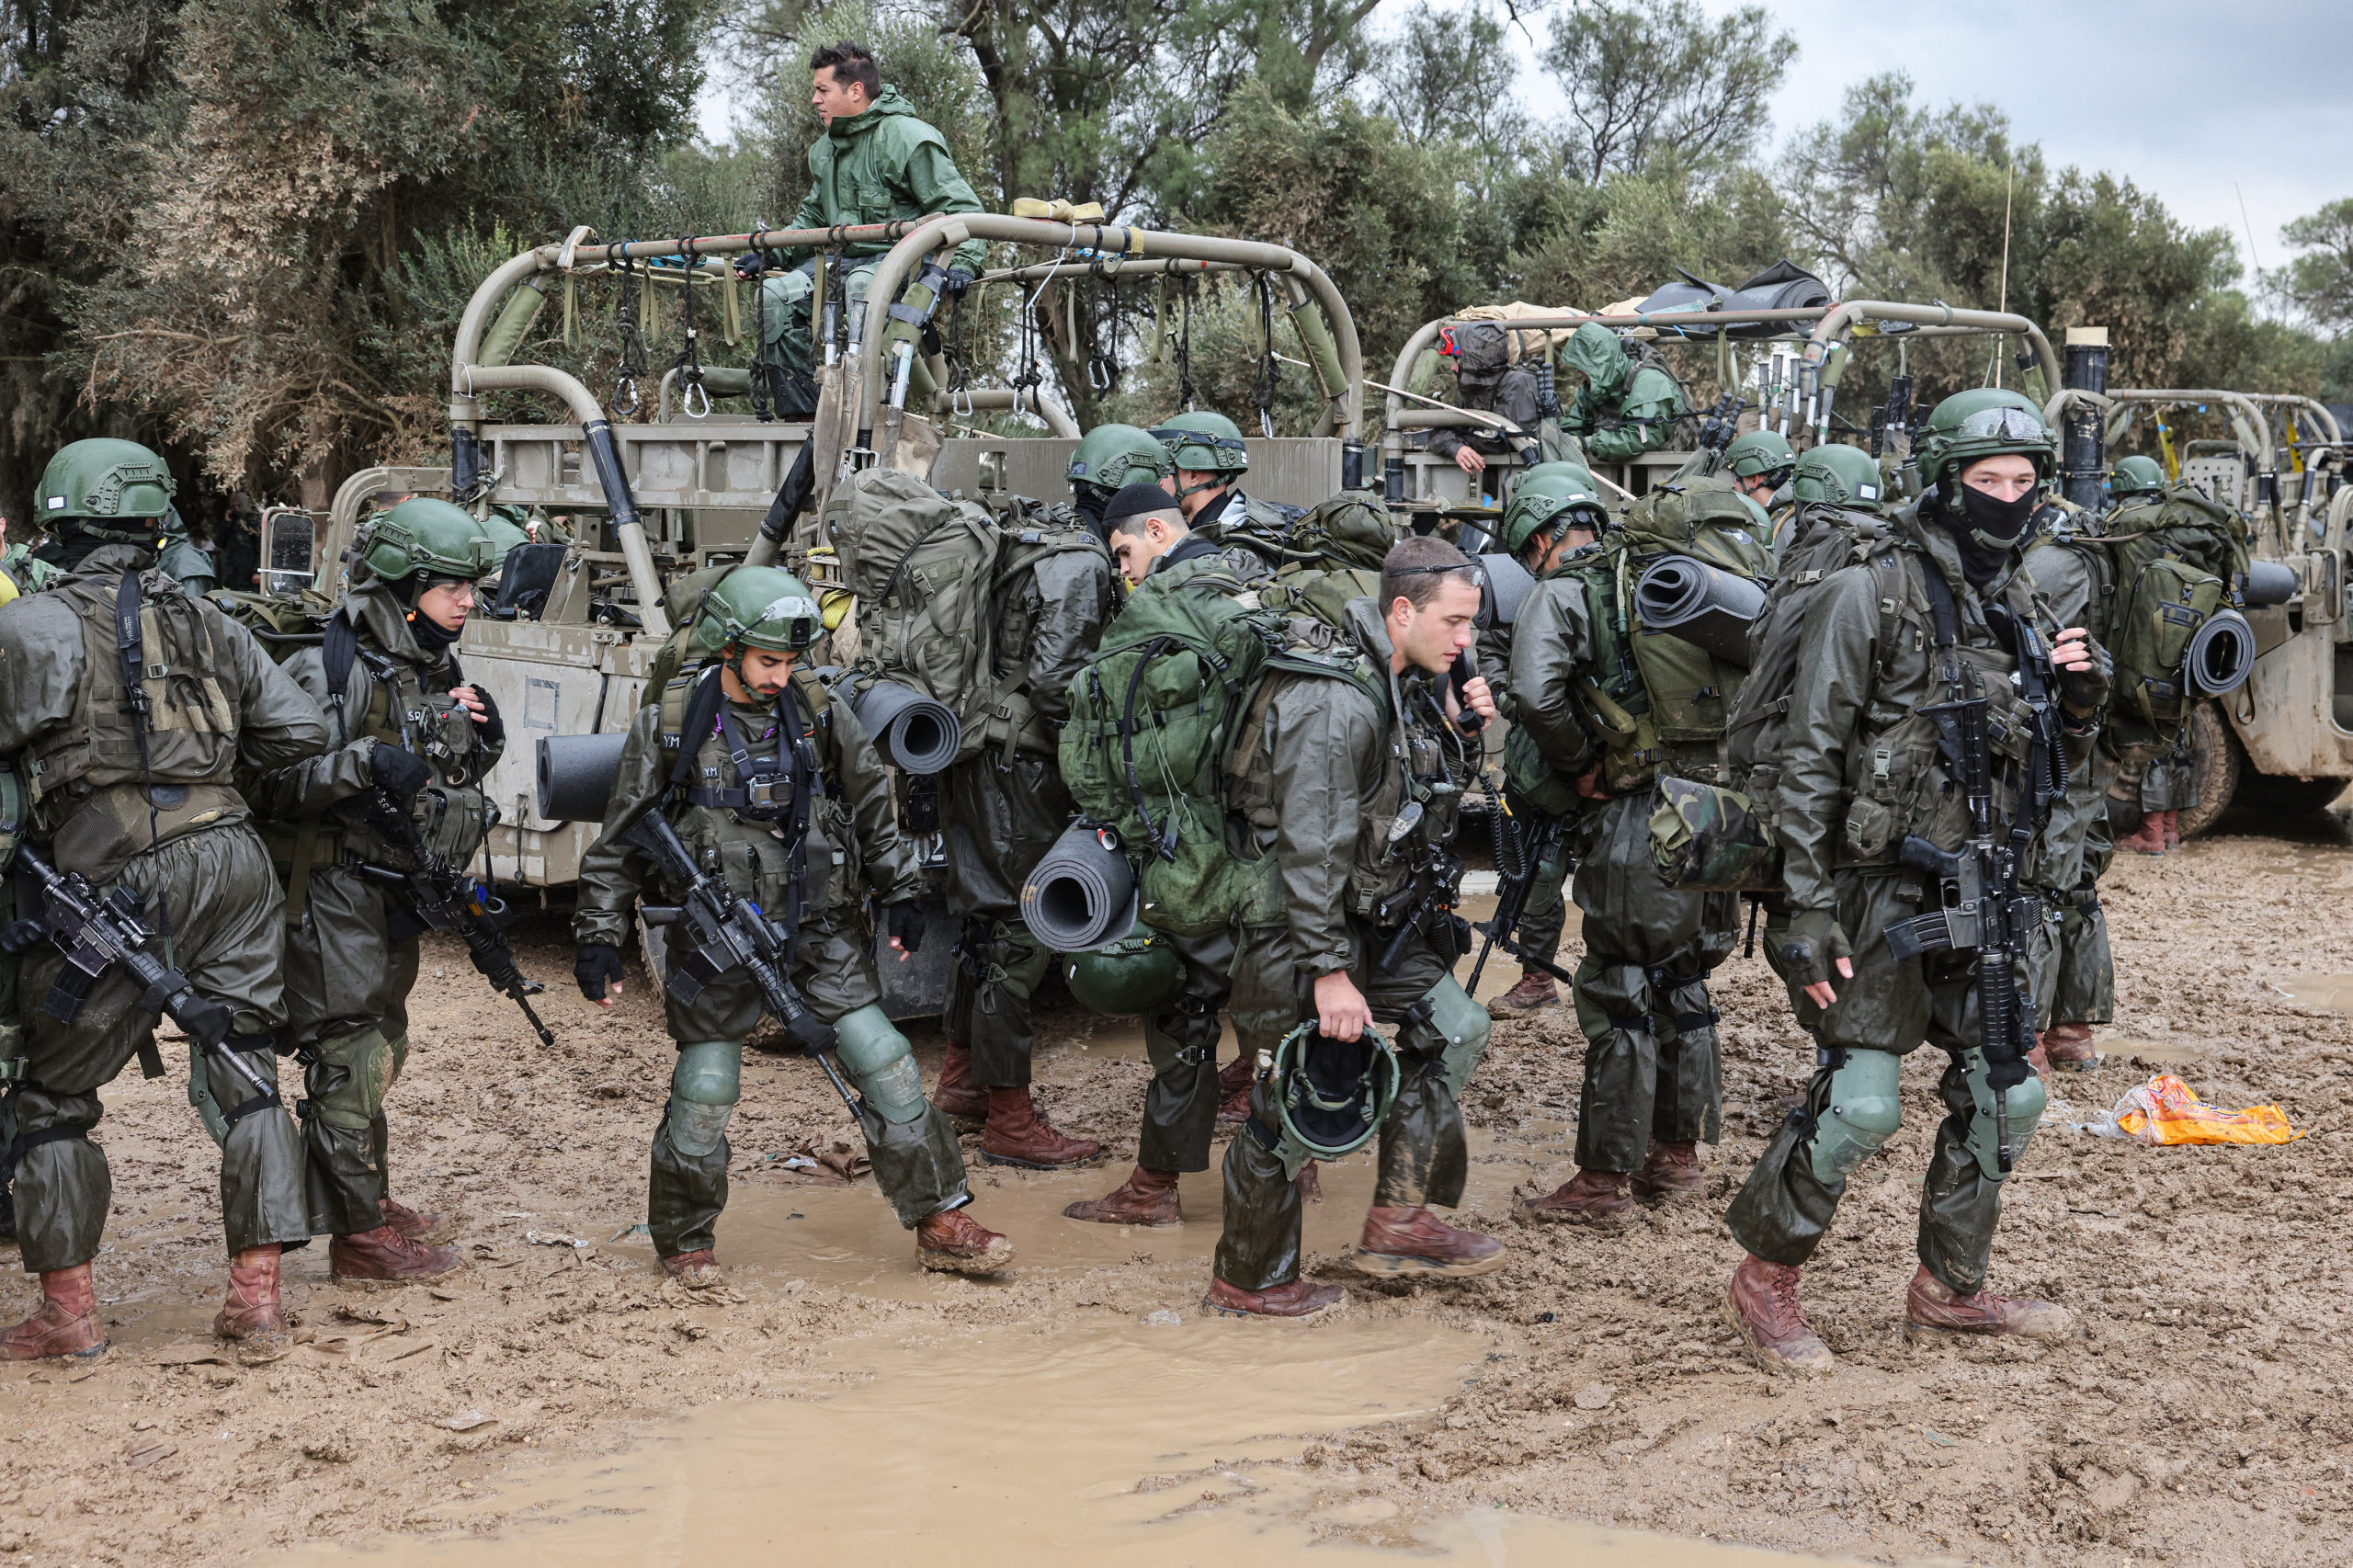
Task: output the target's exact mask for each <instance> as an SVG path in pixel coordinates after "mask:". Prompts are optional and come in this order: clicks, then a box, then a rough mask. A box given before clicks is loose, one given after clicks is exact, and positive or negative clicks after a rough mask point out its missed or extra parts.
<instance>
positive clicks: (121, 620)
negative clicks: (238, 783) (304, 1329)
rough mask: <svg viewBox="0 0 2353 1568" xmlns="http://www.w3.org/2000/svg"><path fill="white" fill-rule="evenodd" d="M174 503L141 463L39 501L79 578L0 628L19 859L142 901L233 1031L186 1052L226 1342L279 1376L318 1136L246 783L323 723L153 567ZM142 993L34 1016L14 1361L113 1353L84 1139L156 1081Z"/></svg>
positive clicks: (170, 949) (110, 469)
mask: <svg viewBox="0 0 2353 1568" xmlns="http://www.w3.org/2000/svg"><path fill="white" fill-rule="evenodd" d="M172 489H173V484H172V480H171V476H170V474H169V473H168V472H166V471H165V467H164V463H163V460H161V459H160V458H158V457H156V456H155V454H154V453H153V452H151V451H149V450H148V449H146V448H144V447H142V446H139V445H137V444H135V443H133V442H130V441H116V440H89V441H76V442H74V444H73V445H71V446H69V447H67V448H65V449H63V451H61V452H59V453H58V454H57V455H56V456H55V457H54V458H51V460H50V463H49V467H48V469H47V470H46V471H45V472H43V473H42V475H41V483H40V491H39V492H38V493H37V497H38V501H39V504H40V507H41V515H42V517H43V518H44V520H45V521H46V522H47V523H48V524H49V526H50V528H51V529H52V530H54V532H55V534H56V536H57V537H58V539H59V540H60V542H61V545H62V554H63V560H62V562H61V563H62V564H63V568H64V572H65V574H64V575H63V577H61V578H60V579H59V580H58V581H57V582H56V583H55V584H53V585H51V587H50V588H49V590H48V591H46V592H44V593H41V594H38V595H35V596H33V597H29V598H27V599H24V600H22V601H20V602H18V603H17V604H15V605H12V606H10V607H9V608H7V609H6V611H5V612H0V754H5V755H11V756H14V757H15V759H16V767H17V773H18V777H19V778H22V779H23V780H24V782H25V785H26V789H27V793H28V798H29V801H30V804H31V815H30V819H29V822H28V824H27V825H26V828H25V830H24V841H25V842H26V843H28V844H31V845H36V846H40V847H41V848H42V849H43V850H44V851H45V852H46V853H47V855H48V857H49V858H50V859H51V862H52V863H53V864H54V865H55V866H56V867H57V869H59V870H60V871H63V872H76V873H79V874H80V875H82V876H84V877H85V878H87V879H88V881H89V882H90V884H91V886H92V887H93V888H95V889H97V891H98V892H100V893H102V894H104V893H106V892H108V890H118V889H119V891H120V892H124V893H127V894H130V895H132V896H134V897H136V898H139V899H142V900H143V901H144V905H145V915H144V919H145V921H146V923H147V924H149V925H150V926H153V928H154V929H156V930H157V931H159V932H162V933H166V934H168V935H167V939H166V941H165V942H163V943H159V944H158V945H159V946H161V947H163V949H164V951H163V952H162V953H160V954H158V955H156V956H157V957H159V958H161V959H163V960H165V962H167V963H168V964H170V965H171V966H172V967H173V968H175V969H176V971H178V972H180V973H181V974H183V975H185V976H186V977H187V979H188V983H189V984H190V986H191V987H192V988H193V990H194V992H195V994H197V996H199V997H200V998H201V1000H202V1001H204V1002H206V1003H210V1004H213V1005H216V1006H221V1007H224V1008H226V1009H228V1010H229V1011H230V1012H231V1013H232V1015H233V1017H232V1018H231V1019H230V1021H229V1023H228V1035H227V1038H226V1039H225V1040H222V1042H221V1043H220V1044H219V1045H218V1046H216V1047H213V1048H211V1049H210V1050H204V1049H199V1048H193V1047H192V1048H191V1064H190V1066H191V1091H190V1092H191V1097H192V1098H194V1099H195V1100H196V1101H197V1102H198V1104H199V1107H201V1108H208V1109H209V1110H210V1112H211V1115H210V1117H208V1121H209V1122H210V1124H211V1125H212V1126H213V1127H214V1128H215V1136H216V1137H217V1138H218V1139H219V1141H220V1142H221V1145H222V1161H221V1209H222V1226H223V1229H224V1230H225V1231H226V1233H227V1240H228V1250H229V1292H228V1300H227V1301H226V1302H225V1303H224V1304H223V1305H222V1309H221V1312H220V1315H219V1316H218V1317H216V1318H215V1319H214V1320H213V1325H212V1326H213V1330H214V1332H216V1333H217V1334H219V1335H222V1337H224V1338H227V1339H231V1340H236V1341H241V1342H244V1345H245V1346H246V1350H245V1354H247V1355H249V1356H253V1357H258V1358H267V1357H268V1356H270V1355H273V1354H277V1353H281V1352H282V1348H283V1346H285V1345H286V1344H287V1343H288V1342H289V1333H288V1326H287V1321H286V1315H285V1313H284V1312H283V1311H282V1310H281V1309H280V1307H279V1305H278V1261H279V1258H278V1255H279V1249H280V1248H281V1247H286V1246H301V1245H304V1244H307V1243H308V1242H309V1240H310V1237H311V1227H310V1222H309V1219H308V1217H307V1216H306V1214H305V1213H304V1210H303V1204H302V1174H301V1173H302V1139H301V1133H300V1132H299V1131H296V1129H295V1126H294V1119H293V1118H292V1117H290V1116H289V1115H288V1114H287V1113H286V1107H285V1105H284V1104H283V1102H282V1101H281V1100H280V1099H279V1097H278V1088H277V1079H278V1057H277V1052H276V1051H275V1049H274V1044H275V1041H274V1040H273V1035H274V1032H275V1031H276V1030H277V1029H278V1028H279V1027H280V1026H281V1025H282V1024H284V1022H285V1021H286V1010H285V1005H284V1002H283V999H282V994H281V989H280V981H279V972H278V970H279V949H280V930H281V926H280V918H281V916H280V913H279V903H278V880H277V879H276V878H275V877H273V876H272V875H271V874H270V868H269V855H268V852H267V850H265V849H264V848H263V847H262V842H261V839H260V838H259V836H258V835H256V833H255V832H254V829H253V826H252V823H251V820H250V816H249V813H248V811H247V808H246V805H245V802H244V799H243V798H242V797H241V796H240V795H239V794H238V792H237V790H235V789H234V788H233V787H232V784H231V776H232V773H233V771H234V770H235V769H237V768H239V767H246V768H254V769H265V768H271V767H284V766H286V765H288V764H290V763H294V762H298V761H300V760H301V759H302V758H304V757H306V756H313V755H314V754H315V753H316V752H317V751H318V750H319V748H320V747H321V746H323V745H324V744H326V723H325V721H324V719H323V718H322V717H321V715H320V713H319V710H318V707H317V705H316V704H314V703H313V702H312V700H311V699H310V698H309V697H307V696H306V695H304V694H303V692H302V689H301V687H298V686H296V685H295V684H294V683H293V682H292V681H290V680H289V679H287V678H286V676H285V674H284V672H282V671H281V670H279V669H278V666H277V665H275V664H273V663H272V662H271V661H270V659H269V657H268V655H267V654H265V653H263V652H262V651H261V649H260V647H259V646H258V645H256V643H255V642H254V640H253V638H252V637H251V636H250V635H249V634H248V633H247V632H246V631H244V628H243V627H240V626H238V625H236V624H235V623H234V622H233V621H230V620H228V619H225V618H223V617H222V614H221V612H220V611H219V610H218V609H216V608H213V607H212V606H211V605H209V604H207V603H205V602H203V601H202V600H200V599H196V598H192V597H189V596H188V593H187V592H186V591H185V590H184V589H182V588H181V586H180V585H179V584H178V583H177V582H176V581H175V580H174V579H173V578H171V577H169V576H167V575H166V574H164V573H162V572H159V571H157V570H156V569H155V567H154V561H155V555H156V552H157V551H158V550H159V549H160V548H161V546H162V543H163V532H164V530H163V523H162V518H163V517H164V516H165V512H166V511H167V510H168V509H169V506H170V504H171V494H172ZM126 672H128V673H130V674H131V675H135V676H138V677H139V678H138V680H137V683H136V689H132V688H131V687H129V686H128V685H127V684H126V680H125V675H126ZM63 964H64V955H63V953H62V952H61V951H59V950H58V949H57V948H56V947H55V946H54V945H52V944H44V945H43V946H42V947H41V948H40V949H36V950H35V951H34V952H32V953H28V955H27V957H26V960H25V962H24V966H23V983H22V993H21V994H23V995H25V996H38V995H41V994H44V993H46V992H48V991H49V990H50V989H51V986H52V985H53V984H56V983H59V981H60V978H61V972H62V971H63ZM66 978H67V979H69V980H70V978H71V977H66ZM68 994H70V993H68ZM142 999H143V998H142V987H141V986H140V985H139V984H138V983H136V982H134V981H133V980H132V979H131V975H130V974H129V973H128V972H126V971H124V970H123V969H122V968H121V967H120V966H116V967H112V968H109V969H108V970H107V971H105V972H104V974H103V975H102V976H101V977H100V978H99V979H98V980H97V983H96V984H95V985H92V986H90V987H89V988H88V990H87V993H86V994H85V996H84V997H83V999H82V1001H81V1004H80V1006H79V1008H78V1010H76V1011H75V1013H74V1017H73V1018H72V1020H71V1021H70V1022H61V1021H60V1020H59V1019H58V1018H57V1017H55V1016H54V1015H53V1014H52V1013H51V1012H50V1011H49V1010H48V1009H47V1008H45V1007H28V1008H26V1009H25V1029H24V1033H25V1054H24V1057H23V1059H22V1067H21V1072H20V1074H19V1075H18V1076H17V1080H16V1084H15V1087H14V1089H13V1090H12V1091H11V1094H10V1099H11V1102H12V1105H13V1108H14V1111H15V1114H16V1121H17V1135H16V1138H15V1142H14V1153H15V1156H16V1199H17V1232H18V1238H19V1244H20V1246H21V1248H22V1252H23V1257H24V1267H25V1268H26V1270H27V1272H28V1273H37V1274H39V1275H40V1282H41V1295H42V1298H43V1301H42V1305H41V1307H40V1311H38V1312H35V1313H33V1314H32V1316H30V1317H29V1318H28V1319H26V1320H25V1321H24V1322H23V1323H21V1324H17V1326H15V1327H14V1328H12V1329H9V1330H8V1331H7V1332H6V1334H5V1335H0V1355H5V1356H6V1358H9V1359H15V1360H28V1359H32V1358H37V1357H44V1356H86V1355H94V1354H96V1353H97V1352H98V1351H100V1350H103V1349H104V1348H106V1344H107V1337H106V1331H105V1329H104V1328H103V1327H102V1326H101V1325H100V1323H99V1320H98V1315H97V1305H98V1303H97V1290H96V1286H95V1284H94V1282H93V1280H92V1278H91V1268H90V1260H91V1259H92V1258H93V1257H95V1256H97V1252H98V1244H99V1238H100V1234H101V1233H102V1231H103V1228H104V1226H105V1224H106V1217H107V1210H108V1206H109V1203H110V1201H111V1199H110V1194H111V1192H112V1190H113V1187H112V1182H111V1179H110V1177H109V1176H108V1170H107V1160H106V1155H105V1154H104V1153H102V1152H101V1151H100V1149H99V1148H98V1146H97V1144H95V1143H93V1142H90V1141H89V1131H90V1129H91V1128H93V1127H95V1126H97V1121H98V1118H99V1116H100V1115H101V1114H102V1110H103V1108H102V1107H101V1106H100V1104H99V1102H98V1094H97V1091H98V1090H99V1089H101V1088H102V1087H104V1086H105V1085H108V1084H109V1083H111V1082H112V1081H113V1080H114V1078H115V1077H116V1075H117V1074H119V1073H120V1072H121V1071H122V1069H123V1068H124V1066H126V1065H127V1064H128V1063H129V1062H130V1061H131V1057H132V1056H134V1055H136V1056H137V1057H138V1058H139V1059H140V1065H141V1068H142V1071H143V1072H145V1073H146V1074H147V1075H148V1076H150V1077H155V1076H160V1075H161V1074H162V1073H163V1062H162V1060H161V1058H160V1057H159V1056H158V1054H157V1052H156V1050H155V1024H156V1016H155V1015H154V1014H153V1013H150V1012H147V1011H144V1010H142V1006H141V1003H142Z"/></svg>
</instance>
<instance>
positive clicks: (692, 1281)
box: [662, 1247, 719, 1290]
mask: <svg viewBox="0 0 2353 1568" xmlns="http://www.w3.org/2000/svg"><path fill="white" fill-rule="evenodd" d="M662 1272H663V1273H665V1274H666V1275H668V1276H669V1277H670V1278H673V1279H676V1281H677V1282H678V1283H679V1284H681V1285H683V1286H685V1287H686V1288H687V1289H688V1290H710V1288H711V1287H712V1286H714V1285H716V1284H718V1283H719V1259H718V1257H717V1256H714V1255H713V1254H712V1252H711V1250H710V1248H709V1247H697V1248H696V1249H695V1250H694V1251H692V1252H674V1253H672V1254H671V1255H670V1256H667V1257H665V1258H664V1259H663V1260H662Z"/></svg>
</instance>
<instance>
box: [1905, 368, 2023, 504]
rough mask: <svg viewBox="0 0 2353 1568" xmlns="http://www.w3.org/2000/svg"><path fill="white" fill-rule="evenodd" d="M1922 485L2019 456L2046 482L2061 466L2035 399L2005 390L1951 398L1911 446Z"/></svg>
mask: <svg viewBox="0 0 2353 1568" xmlns="http://www.w3.org/2000/svg"><path fill="white" fill-rule="evenodd" d="M1913 452H1914V454H1915V458H1916V460H1917V463H1918V466H1919V470H1920V481H1921V483H1924V484H1934V483H1937V482H1938V480H1939V479H1941V478H1943V477H1944V476H1945V475H1946V474H1948V473H1951V474H1955V475H1958V474H1959V473H1960V472H1961V470H1962V469H1964V468H1966V467H1968V466H1969V465H1970V464H1971V463H1972V462H1975V461H1976V460H1978V459H1980V458H1990V457H1998V456H2001V455H2002V454H2004V453H2013V452H2014V453H2016V454H2018V456H2020V457H2025V458H2030V459H2032V460H2033V461H2034V472H2035V473H2036V475H2037V476H2038V477H2040V478H2041V479H2044V480H2048V479H2050V477H2051V476H2052V473H2053V472H2056V471H2057V469H2058V466H2059V438H2058V437H2057V436H2055V435H2053V434H2052V430H2051V427H2050V426H2047V425H2045V424H2044V423H2043V422H2042V411H2041V410H2040V409H2039V408H2037V407H2035V405H2034V403H2033V401H2032V400H2031V399H2029V398H2028V397H2026V396H2024V395H2022V394H2020V393H2018V392H2011V391H2009V390H2007V389H2006V388H2002V387H1975V388H1972V389H1971V390H1970V391H1968V392H1955V393H1953V394H1952V395H1951V396H1950V397H1949V398H1947V399H1945V400H1944V402H1942V403H1938V404H1937V406H1936V408H1935V409H1934V410H1933V411H1932V412H1931V413H1930V414H1929V415H1928V420H1927V424H1926V425H1924V426H1921V428H1920V433H1919V435H1918V437H1916V438H1915V441H1914V443H1913Z"/></svg>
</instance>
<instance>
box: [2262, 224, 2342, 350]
mask: <svg viewBox="0 0 2353 1568" xmlns="http://www.w3.org/2000/svg"><path fill="white" fill-rule="evenodd" d="M2279 237H2280V238H2281V239H2283V240H2286V241H2287V242H2288V243H2289V244H2291V245H2295V246H2297V247H2298V248H2300V249H2302V250H2303V251H2304V252H2305V253H2306V254H2304V255H2302V256H2297V257H2296V258H2295V259H2294V260H2292V261H2290V263H2289V264H2288V265H2287V266H2286V267H2281V268H2280V269H2279V271H2277V272H2274V273H2269V274H2268V275H2267V276H2266V279H2265V280H2266V281H2267V282H2268V283H2269V284H2270V285H2271V287H2272V288H2273V289H2275V290H2278V291H2279V293H2280V294H2281V295H2282V296H2283V297H2285V298H2286V300H2287V301H2288V302H2289V303H2290V305H2291V306H2292V307H2294V309H2295V310H2297V311H2298V312H2301V313H2302V315H2303V316H2304V317H2305V319H2307V320H2309V321H2310V322H2311V323H2312V324H2313V325H2315V326H2318V327H2321V328H2323V329H2325V330H2328V331H2333V332H2339V333H2342V332H2347V331H2353V197H2347V198H2346V199H2344V200H2342V201H2332V202H2330V203H2329V204H2328V205H2327V206H2325V207H2324V208H2322V209H2321V210H2319V211H2317V212H2313V213H2309V214H2307V215H2306V216H2304V217H2302V218H2299V219H2297V220H2296V221H2295V222H2292V223H2290V224H2289V225H2288V226H2287V227H2286V228H2283V229H2281V230H2280V231H2279Z"/></svg>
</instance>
